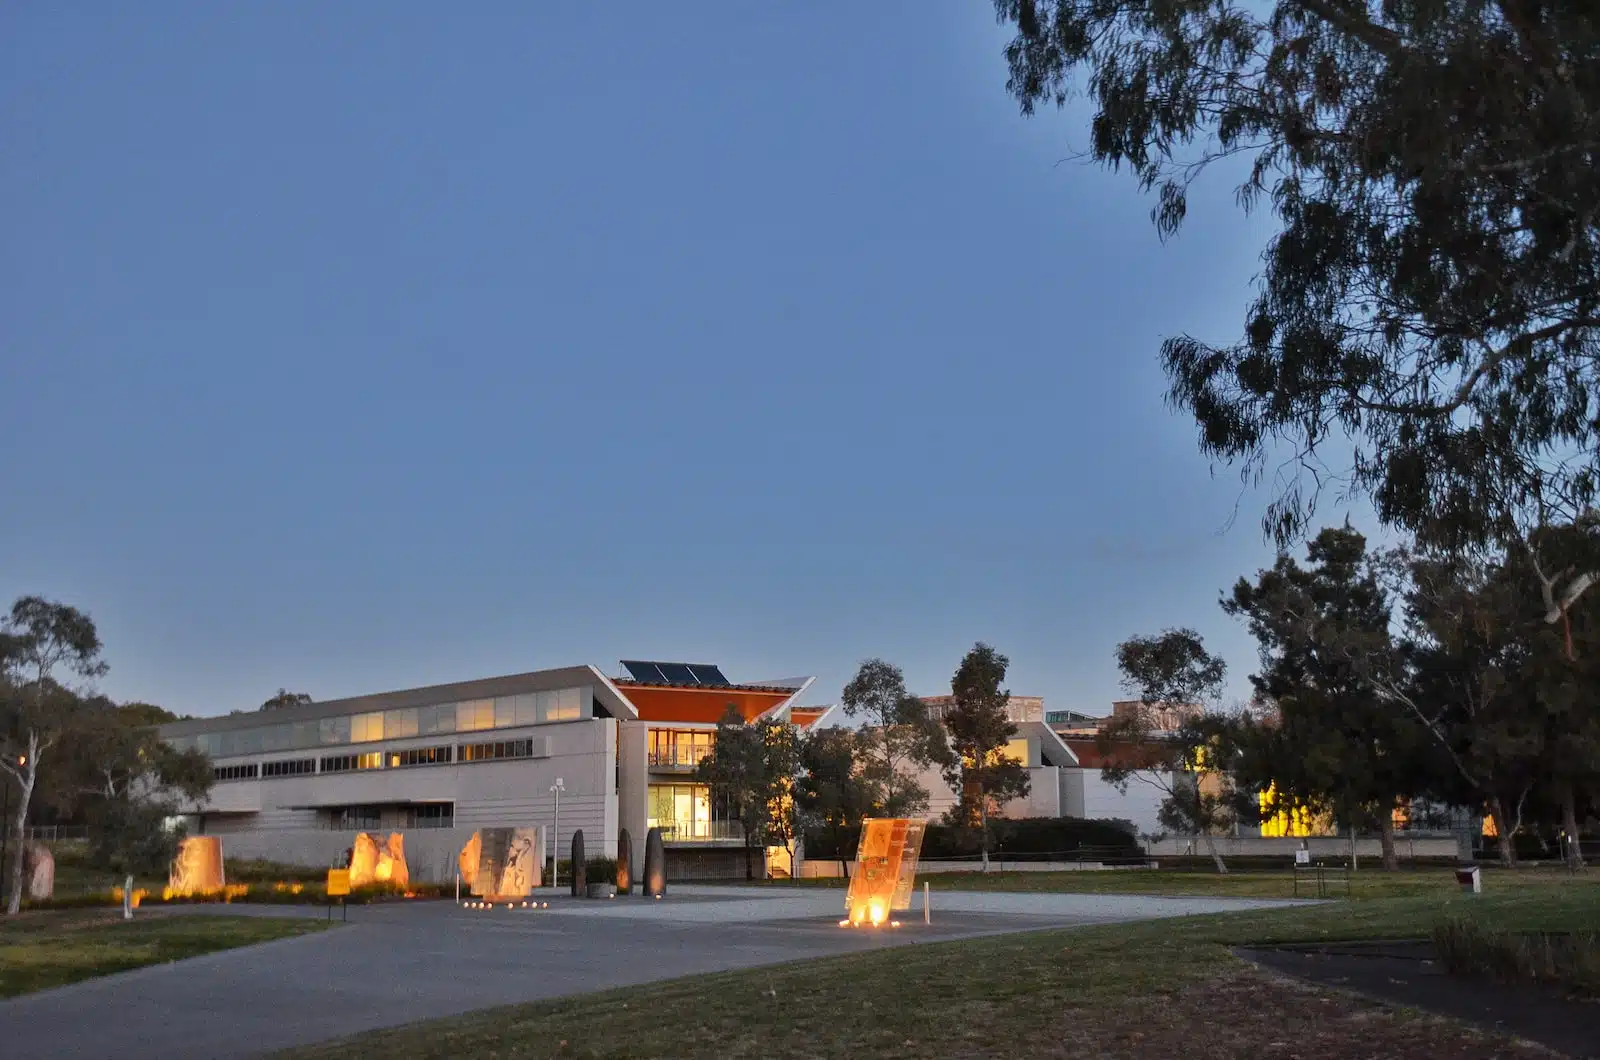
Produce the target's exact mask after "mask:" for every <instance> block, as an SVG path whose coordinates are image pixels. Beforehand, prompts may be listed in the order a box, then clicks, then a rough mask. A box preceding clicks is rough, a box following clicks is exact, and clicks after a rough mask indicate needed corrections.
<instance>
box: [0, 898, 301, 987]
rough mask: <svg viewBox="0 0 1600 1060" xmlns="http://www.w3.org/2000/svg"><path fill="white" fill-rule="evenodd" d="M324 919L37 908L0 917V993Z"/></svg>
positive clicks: (276, 934) (282, 934)
mask: <svg viewBox="0 0 1600 1060" xmlns="http://www.w3.org/2000/svg"><path fill="white" fill-rule="evenodd" d="M326 926H327V925H326V924H324V923H322V922H321V921H318V920H299V919H278V918H274V917H222V916H168V915H163V914H161V913H159V912H153V911H151V912H145V911H141V912H139V913H136V914H135V915H134V919H133V920H129V921H125V920H123V919H122V913H121V911H120V910H101V909H79V910H65V911H60V912H54V911H41V912H35V913H23V914H21V915H19V916H15V917H5V918H0V997H13V996H15V995H17V994H25V993H28V992H30V991H34V990H44V989H46V988H47V987H52V986H62V985H64V984H66V983H75V982H78V981H79V980H80V979H92V978H94V977H95V976H99V975H109V974H111V973H112V972H124V971H127V970H128V969H130V968H141V967H143V966H144V965H147V964H161V963H164V962H166V961H176V960H181V959H182V958H184V957H197V956H199V955H200V954H202V953H211V952H213V951H214V950H227V949H232V948H233V947H235V946H248V945H250V944H252V943H256V942H268V941H271V940H272V939H281V938H286V937H289V936H292V935H304V934H306V933H307V932H309V931H320V930H322V929H323V928H324V927H326Z"/></svg>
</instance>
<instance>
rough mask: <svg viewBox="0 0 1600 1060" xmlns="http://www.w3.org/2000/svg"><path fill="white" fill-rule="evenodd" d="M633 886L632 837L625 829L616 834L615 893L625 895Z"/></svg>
mask: <svg viewBox="0 0 1600 1060" xmlns="http://www.w3.org/2000/svg"><path fill="white" fill-rule="evenodd" d="M632 886H633V837H632V836H630V835H629V834H628V830H627V829H626V828H624V829H622V830H621V831H619V832H618V833H617V893H618V894H627V893H628V890H629V889H630V888H631V887H632Z"/></svg>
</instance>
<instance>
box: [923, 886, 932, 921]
mask: <svg viewBox="0 0 1600 1060" xmlns="http://www.w3.org/2000/svg"><path fill="white" fill-rule="evenodd" d="M922 922H923V923H924V924H931V923H933V912H932V911H931V910H930V909H929V908H928V881H927V880H923V881H922Z"/></svg>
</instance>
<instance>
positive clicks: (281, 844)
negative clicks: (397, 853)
mask: <svg viewBox="0 0 1600 1060" xmlns="http://www.w3.org/2000/svg"><path fill="white" fill-rule="evenodd" d="M617 729H618V722H617V721H616V720H614V719H610V718H595V719H585V720H582V721H573V722H563V723H554V724H547V725H539V726H532V727H528V728H523V729H496V730H492V731H489V732H476V733H460V734H457V735H456V736H454V737H438V736H435V737H431V738H430V737H423V738H419V739H412V740H386V741H383V742H382V743H381V744H374V745H372V746H371V747H369V748H367V749H368V750H378V749H379V748H382V749H383V750H385V751H396V750H404V749H405V748H407V747H433V746H438V745H440V744H442V743H452V742H453V743H456V744H457V745H460V744H463V743H466V744H471V743H484V742H490V741H500V740H513V739H520V738H523V737H525V736H542V737H548V738H549V740H550V755H549V757H545V758H514V759H504V760H499V761H487V762H468V763H453V764H450V765H440V766H411V767H407V768H401V769H375V770H362V771H359V772H350V773H327V774H311V775H304V776H297V777H279V778H272V779H267V780H255V781H226V782H222V783H219V784H217V785H215V786H214V787H213V788H212V795H211V797H210V799H209V800H208V803H207V809H210V810H213V811H222V810H226V809H233V808H240V809H243V808H248V807H250V806H259V811H258V812H254V813H244V814H241V815H237V816H223V815H222V814H221V813H219V812H212V813H209V814H207V815H206V816H205V818H204V821H205V823H204V831H205V833H206V834H208V835H220V836H225V837H228V838H227V839H225V841H224V845H225V848H227V849H230V850H231V849H233V848H234V847H238V848H240V849H245V847H246V846H248V848H249V849H250V850H251V851H259V853H257V852H251V853H243V854H240V855H238V856H241V857H265V858H270V859H272V860H275V861H284V862H289V863H293V864H311V865H318V864H322V863H324V862H326V861H329V860H330V859H332V858H333V857H334V856H335V855H336V854H337V853H342V852H343V851H344V849H345V847H347V846H349V845H350V840H351V839H352V838H353V837H354V835H355V833H354V832H353V831H352V832H330V831H326V830H325V829H324V828H322V827H321V825H322V824H323V823H325V821H326V814H325V812H324V813H323V814H319V813H318V812H317V811H316V810H314V809H296V808H295V807H329V806H339V805H362V804H376V803H390V802H395V803H407V802H428V801H450V802H454V804H455V828H453V829H410V830H407V829H406V828H405V821H404V819H403V814H400V813H386V814H385V815H384V817H383V819H382V821H381V824H380V828H381V829H382V830H384V831H406V834H407V838H408V841H409V838H410V836H412V835H427V834H430V833H438V834H441V835H443V834H446V833H453V832H459V833H461V835H462V836H463V838H462V839H461V842H462V843H464V842H466V839H465V838H464V837H465V836H469V835H471V833H472V832H473V831H474V830H476V829H478V828H528V827H535V826H540V825H543V826H546V831H547V832H550V828H549V826H551V825H552V824H553V820H554V815H555V797H554V795H553V794H552V793H551V791H550V786H551V785H552V784H553V783H554V782H555V780H556V778H557V777H560V778H561V779H562V781H563V783H564V785H565V793H564V794H563V795H562V796H561V830H560V835H559V836H557V835H554V834H551V835H550V836H549V845H548V846H547V848H546V856H549V855H551V854H553V853H554V852H555V850H556V849H559V850H560V851H561V856H562V857H565V856H567V853H568V852H569V851H570V848H571V840H572V833H573V832H575V831H576V830H578V829H580V828H581V829H583V833H584V844H585V847H586V851H587V853H588V854H589V855H590V856H600V855H605V856H607V857H612V856H615V854H616V843H617V824H618V820H619V814H620V804H619V799H618V791H617V780H618V770H617ZM340 753H343V751H342V749H341V750H340ZM284 757H291V756H287V755H262V756H258V760H263V761H264V760H269V759H274V758H284ZM306 757H310V755H309V754H307V756H306ZM247 760H248V759H239V760H238V761H247ZM230 761H233V760H230ZM643 798H644V796H643V794H642V793H641V794H640V796H639V799H640V802H641V804H642V802H643ZM308 836H309V837H310V838H307V837H308ZM332 836H344V837H346V838H344V839H343V840H342V841H339V840H334V839H330V838H326V837H332ZM246 837H250V838H249V839H248V840H247V839H246ZM296 837H298V838H296ZM460 846H461V844H460V843H457V844H456V848H455V849H456V850H458V851H459V850H460ZM327 851H332V852H333V853H326V852H327ZM306 857H309V858H311V859H312V860H310V861H305V860H303V858H306ZM451 871H452V872H453V871H454V870H451ZM419 878H424V877H419Z"/></svg>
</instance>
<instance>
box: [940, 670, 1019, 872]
mask: <svg viewBox="0 0 1600 1060" xmlns="http://www.w3.org/2000/svg"><path fill="white" fill-rule="evenodd" d="M1010 665H1011V660H1009V659H1007V658H1006V657H1005V656H1004V655H1001V654H1000V653H999V652H998V651H996V650H995V649H994V648H992V647H990V646H989V645H987V644H984V643H983V642H981V641H980V642H978V643H977V644H975V645H974V646H973V647H972V650H971V651H969V652H967V654H966V656H965V657H964V658H963V659H962V660H961V665H960V667H959V668H957V670H956V672H955V676H954V677H952V678H951V680H950V693H951V706H950V709H949V710H948V711H947V712H946V713H945V716H944V727H945V729H946V730H947V732H948V733H949V747H950V756H949V758H948V759H947V761H946V762H945V765H944V767H943V769H944V777H945V781H946V783H948V784H949V785H950V788H951V790H952V791H954V792H955V795H956V803H955V805H954V806H953V807H951V809H950V811H949V814H948V815H947V816H948V818H949V821H950V823H952V824H965V825H968V826H973V825H976V826H977V827H978V828H980V829H981V830H982V836H983V862H984V865H985V866H987V865H988V863H989V817H990V815H991V814H992V813H993V812H994V811H995V810H997V809H999V807H1001V806H1003V805H1004V804H1005V803H1007V802H1010V801H1011V800H1012V799H1019V798H1026V797H1027V795H1028V787H1029V780H1028V771H1027V769H1026V768H1025V767H1024V766H1023V765H1022V763H1020V762H1018V761H1017V760H1016V759H1015V758H1012V757H1011V756H1010V755H1008V754H1006V746H1007V744H1009V743H1010V741H1011V738H1012V737H1013V736H1015V735H1016V734H1017V727H1016V726H1015V725H1013V724H1012V723H1011V720H1010V719H1009V718H1008V717H1007V716H1006V704H1007V703H1008V702H1009V701H1010V699H1011V693H1010V692H1009V691H1007V690H1006V689H1004V688H1003V687H1001V686H1002V685H1003V684H1004V682H1005V679H1006V670H1007V669H1009V667H1010Z"/></svg>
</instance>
